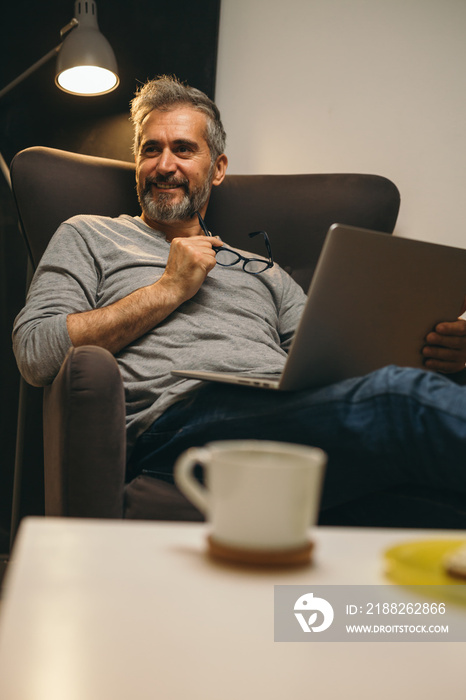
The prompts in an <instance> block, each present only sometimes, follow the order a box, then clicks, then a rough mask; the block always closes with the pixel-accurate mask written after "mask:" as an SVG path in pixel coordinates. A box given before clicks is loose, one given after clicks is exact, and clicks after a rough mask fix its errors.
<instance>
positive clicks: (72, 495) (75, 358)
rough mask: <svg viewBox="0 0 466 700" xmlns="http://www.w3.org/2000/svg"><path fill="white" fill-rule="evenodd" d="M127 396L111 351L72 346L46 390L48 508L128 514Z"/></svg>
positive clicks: (52, 511) (76, 514)
mask: <svg viewBox="0 0 466 700" xmlns="http://www.w3.org/2000/svg"><path fill="white" fill-rule="evenodd" d="M125 468H126V433H125V397H124V389H123V384H122V381H121V376H120V372H119V369H118V365H117V363H116V360H115V358H114V357H113V355H111V353H109V352H108V351H107V350H104V349H103V348H99V347H96V346H90V345H86V346H82V347H78V348H71V349H70V350H69V352H68V354H67V356H66V358H65V361H64V363H63V365H62V367H61V369H60V372H59V373H58V375H57V376H56V378H55V380H54V382H53V384H51V385H50V386H48V387H46V388H45V391H44V469H45V474H44V478H45V514H46V515H56V516H71V517H107V518H121V517H123V489H124V479H125Z"/></svg>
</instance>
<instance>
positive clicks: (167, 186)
mask: <svg viewBox="0 0 466 700" xmlns="http://www.w3.org/2000/svg"><path fill="white" fill-rule="evenodd" d="M151 187H155V189H157V190H164V191H170V190H178V189H183V190H184V191H185V192H188V183H187V181H185V180H172V181H170V180H159V179H156V178H154V179H147V180H146V190H149V189H150V188H151Z"/></svg>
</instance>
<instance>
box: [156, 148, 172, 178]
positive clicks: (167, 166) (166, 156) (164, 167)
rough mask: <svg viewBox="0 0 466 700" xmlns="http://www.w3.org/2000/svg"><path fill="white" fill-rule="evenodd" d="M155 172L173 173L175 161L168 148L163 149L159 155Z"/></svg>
mask: <svg viewBox="0 0 466 700" xmlns="http://www.w3.org/2000/svg"><path fill="white" fill-rule="evenodd" d="M157 170H158V171H159V172H160V173H162V174H167V173H172V172H175V170H176V159H175V156H174V155H173V153H172V152H171V150H170V149H169V148H165V149H164V150H163V151H162V153H161V154H160V158H159V161H158V163H157Z"/></svg>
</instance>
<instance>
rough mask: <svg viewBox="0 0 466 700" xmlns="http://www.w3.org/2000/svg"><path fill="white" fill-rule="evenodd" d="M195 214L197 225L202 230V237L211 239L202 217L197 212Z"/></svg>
mask: <svg viewBox="0 0 466 700" xmlns="http://www.w3.org/2000/svg"><path fill="white" fill-rule="evenodd" d="M196 214H197V218H198V219H199V225H200V227H201V229H202V230H203V232H204V235H206V236H210V237H212V234H211V233H210V231H209V230H208V228H207V226H206V225H205V223H204V219H203V218H202V216H201V215H200V214H199V212H198V211H197V212H196Z"/></svg>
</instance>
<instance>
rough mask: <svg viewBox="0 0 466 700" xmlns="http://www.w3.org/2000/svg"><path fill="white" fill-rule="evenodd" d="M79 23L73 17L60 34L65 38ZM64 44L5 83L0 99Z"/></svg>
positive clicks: (55, 54)
mask: <svg viewBox="0 0 466 700" xmlns="http://www.w3.org/2000/svg"><path fill="white" fill-rule="evenodd" d="M78 24H79V22H78V20H77V19H76V18H75V17H73V19H72V20H71V22H69V23H68V24H67V25H66V26H65V27H63V29H61V30H60V36H61V38H62V39H63V38H64V37H65V36H66V35H67V34H69V33H70V32H71V30H72V29H74V28H75V27H77V26H78ZM62 45H63V42H62V43H61V44H58V46H55V48H54V49H52V50H51V51H49V52H48V53H46V54H45V56H42V58H39V60H38V61H36V62H35V63H33V64H32V66H30V67H29V68H27V69H26V70H25V71H24V72H23V73H21V75H18V77H17V78H15V79H14V80H12V81H11V83H8V85H5V87H4V88H2V89H1V90H0V100H1V99H2V97H3V96H4V95H6V94H7V93H8V92H10V90H13V88H14V87H16V86H17V85H19V83H22V82H23V80H25V79H26V78H28V77H29V76H30V75H31V74H32V73H34V72H35V71H36V70H37V69H38V68H40V67H41V66H43V65H44V63H47V61H50V59H51V58H54V57H56V56H57V55H58V52H59V51H60V49H61V47H62Z"/></svg>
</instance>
